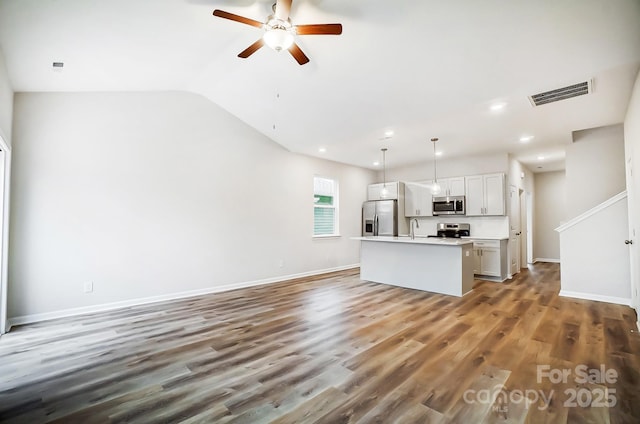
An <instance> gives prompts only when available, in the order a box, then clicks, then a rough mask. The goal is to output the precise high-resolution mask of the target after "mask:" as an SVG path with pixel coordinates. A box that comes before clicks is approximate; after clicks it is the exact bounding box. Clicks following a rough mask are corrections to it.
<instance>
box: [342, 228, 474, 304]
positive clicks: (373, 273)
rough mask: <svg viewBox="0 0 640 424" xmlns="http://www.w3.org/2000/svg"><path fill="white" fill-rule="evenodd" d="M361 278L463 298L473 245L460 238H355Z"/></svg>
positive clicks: (470, 274)
mask: <svg viewBox="0 0 640 424" xmlns="http://www.w3.org/2000/svg"><path fill="white" fill-rule="evenodd" d="M354 239H357V240H361V247H360V278H362V279H363V280H367V281H373V282H376V283H384V284H391V285H394V286H400V287H406V288H410V289H418V290H424V291H429V292H434V293H442V294H447V295H451V296H462V295H464V294H465V293H467V292H469V291H471V289H472V288H473V254H472V252H473V242H471V241H466V240H460V239H453V240H452V239H433V238H432V239H429V238H421V239H419V238H416V239H415V240H412V239H411V238H409V237H354Z"/></svg>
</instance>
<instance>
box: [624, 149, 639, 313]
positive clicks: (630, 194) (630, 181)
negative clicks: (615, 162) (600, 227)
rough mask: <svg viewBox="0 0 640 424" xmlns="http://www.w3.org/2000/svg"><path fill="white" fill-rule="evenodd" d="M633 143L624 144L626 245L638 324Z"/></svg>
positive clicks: (636, 212) (635, 184) (636, 199)
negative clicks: (626, 211)
mask: <svg viewBox="0 0 640 424" xmlns="http://www.w3.org/2000/svg"><path fill="white" fill-rule="evenodd" d="M632 144H633V143H630V142H628V143H626V145H625V150H626V154H627V158H626V161H627V166H626V172H627V205H628V209H629V238H628V239H627V241H626V242H627V243H628V246H629V259H630V260H629V266H630V267H631V303H632V306H633V307H634V308H635V310H636V313H637V314H638V317H639V318H638V322H640V249H638V243H640V241H639V239H638V237H637V236H636V235H637V234H638V231H640V216H639V215H638V214H640V199H639V198H638V196H637V189H636V187H637V185H638V183H639V182H640V176H639V175H634V174H633V172H634V171H633V168H634V166H633V165H634V163H635V162H634V159H636V158H635V157H634V149H633V146H632Z"/></svg>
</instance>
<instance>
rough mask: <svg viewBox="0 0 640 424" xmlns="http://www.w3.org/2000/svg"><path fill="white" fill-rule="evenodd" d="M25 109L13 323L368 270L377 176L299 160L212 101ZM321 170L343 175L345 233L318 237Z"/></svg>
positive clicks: (134, 99)
mask: <svg viewBox="0 0 640 424" xmlns="http://www.w3.org/2000/svg"><path fill="white" fill-rule="evenodd" d="M14 113H15V120H14V131H13V134H14V143H13V145H14V147H13V171H14V173H13V179H12V195H13V199H12V213H11V245H10V275H9V277H10V284H9V316H10V317H24V316H32V317H33V316H35V315H38V314H45V315H46V314H47V313H52V312H56V311H65V310H72V309H75V308H82V307H88V306H92V305H104V304H110V303H113V302H124V301H127V300H131V299H141V298H148V297H153V296H163V295H168V294H172V293H179V292H187V291H193V290H202V289H207V288H211V287H216V286H225V285H229V284H235V283H242V282H250V281H255V280H263V279H269V278H273V277H278V276H286V275H293V274H299V273H307V272H312V271H317V270H324V269H331V268H337V267H343V266H348V265H351V264H357V263H358V262H359V242H357V241H352V240H349V237H350V236H355V235H359V234H360V215H361V204H362V202H363V201H364V200H365V195H366V190H365V187H366V185H367V184H369V183H372V182H373V181H374V179H375V173H374V172H372V171H368V170H364V169H361V168H356V167H352V166H347V165H343V164H338V163H335V162H329V161H324V160H320V159H316V158H311V157H306V156H302V155H297V154H292V153H289V152H287V151H286V150H284V149H283V148H282V147H280V146H279V145H277V144H275V143H274V142H272V141H271V140H269V139H267V138H266V137H264V136H263V135H261V134H259V133H258V132H256V131H255V130H254V129H252V128H250V127H249V126H247V125H245V124H244V123H242V122H241V121H239V120H238V119H236V118H234V117H233V116H232V115H230V114H229V113H227V112H226V111H224V110H222V109H221V108H219V107H218V106H216V105H214V104H213V103H211V102H210V101H208V100H206V99H205V98H203V97H199V96H197V95H194V94H188V93H179V92H167V93H109V94H106V93H105V94H98V93H82V94H69V93H55V94H45V93H19V94H16V99H15V110H14ZM316 174H318V175H322V176H327V177H333V178H337V179H338V181H339V191H340V199H339V201H340V229H341V233H342V237H340V238H330V239H312V237H311V234H312V229H313V225H312V223H313V176H314V175H316ZM281 263H282V265H283V266H282V267H280V264H281ZM86 281H93V283H94V292H93V293H91V294H85V293H83V283H84V282H86ZM39 316H41V315H39Z"/></svg>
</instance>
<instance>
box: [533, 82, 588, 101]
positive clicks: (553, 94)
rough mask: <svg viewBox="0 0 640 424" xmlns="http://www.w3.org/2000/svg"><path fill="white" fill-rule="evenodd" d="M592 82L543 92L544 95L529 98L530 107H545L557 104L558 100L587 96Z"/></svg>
mask: <svg viewBox="0 0 640 424" xmlns="http://www.w3.org/2000/svg"><path fill="white" fill-rule="evenodd" d="M592 85H593V83H592V80H589V81H585V82H581V83H579V84H573V85H570V86H568V87H562V88H556V89H555V90H550V91H545V92H544V93H539V94H534V95H532V96H529V101H530V102H531V105H532V106H541V105H546V104H547V103H553V102H559V101H560V100H566V99H570V98H571V97H577V96H582V95H584V94H589V93H591V91H592Z"/></svg>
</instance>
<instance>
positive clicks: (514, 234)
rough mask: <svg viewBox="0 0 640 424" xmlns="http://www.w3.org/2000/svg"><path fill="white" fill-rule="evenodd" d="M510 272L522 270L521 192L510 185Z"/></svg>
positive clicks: (514, 273)
mask: <svg viewBox="0 0 640 424" xmlns="http://www.w3.org/2000/svg"><path fill="white" fill-rule="evenodd" d="M509 201H510V205H509V206H510V208H509V211H510V212H509V215H510V216H509V248H510V249H509V257H510V259H509V274H511V275H512V276H513V275H516V274H517V273H519V272H520V251H521V247H520V235H521V234H522V231H521V229H520V227H521V225H520V216H521V215H522V212H521V210H520V192H519V189H518V188H517V187H516V186H513V185H510V186H509Z"/></svg>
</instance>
